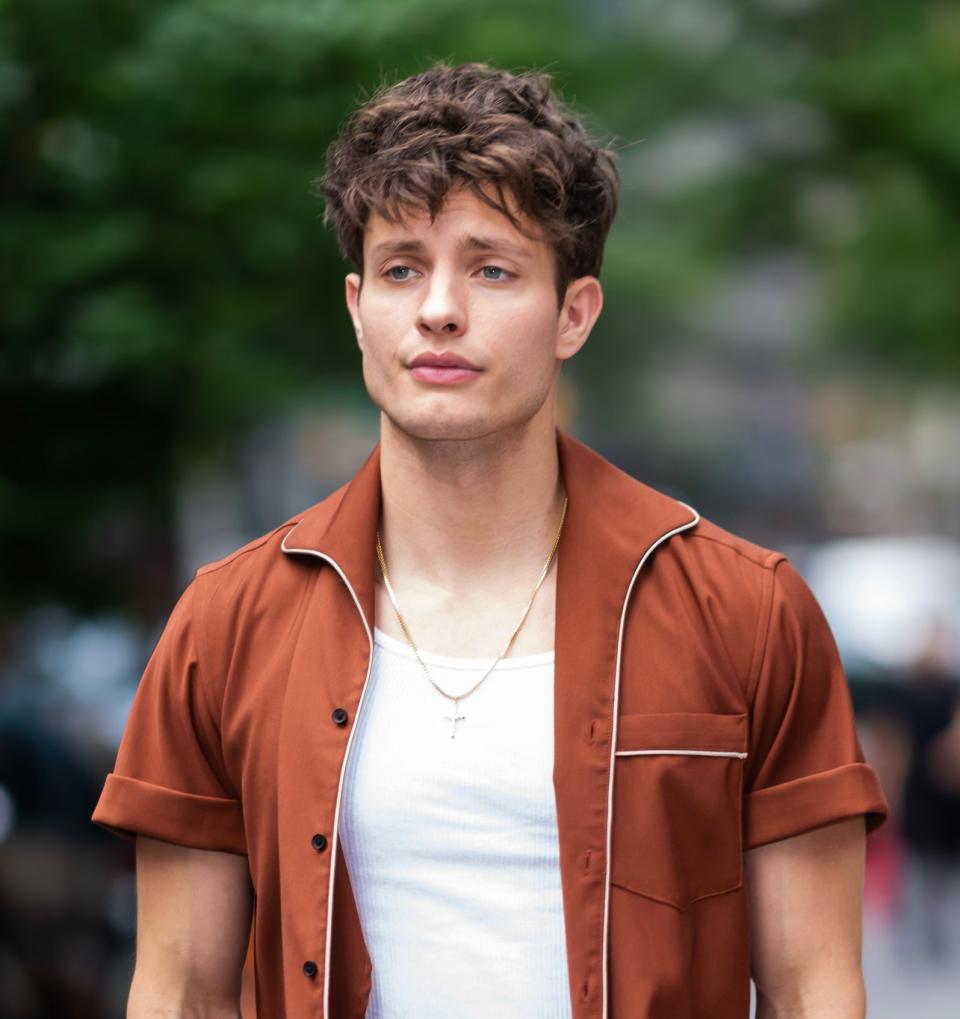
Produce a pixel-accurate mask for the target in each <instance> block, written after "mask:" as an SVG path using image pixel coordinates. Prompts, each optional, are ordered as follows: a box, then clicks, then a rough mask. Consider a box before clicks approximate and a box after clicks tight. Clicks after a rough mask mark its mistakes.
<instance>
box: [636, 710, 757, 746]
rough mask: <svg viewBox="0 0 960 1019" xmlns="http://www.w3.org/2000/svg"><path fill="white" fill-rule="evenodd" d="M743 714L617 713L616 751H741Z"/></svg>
mask: <svg viewBox="0 0 960 1019" xmlns="http://www.w3.org/2000/svg"><path fill="white" fill-rule="evenodd" d="M746 749H747V715H746V712H744V713H742V714H739V715H718V714H713V713H708V712H704V713H700V712H687V711H673V712H662V713H660V712H658V713H653V714H627V715H621V716H620V718H619V720H618V722H617V751H618V752H619V751H622V750H687V751H690V750H705V751H726V752H735V753H745V752H746Z"/></svg>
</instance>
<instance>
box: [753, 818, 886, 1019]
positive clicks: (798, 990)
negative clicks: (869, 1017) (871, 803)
mask: <svg viewBox="0 0 960 1019" xmlns="http://www.w3.org/2000/svg"><path fill="white" fill-rule="evenodd" d="M865 842H866V837H865V826H864V818H863V816H862V815H861V816H857V817H852V818H846V819H845V820H842V821H837V822H834V823H832V824H828V825H826V826H824V827H820V828H816V829H813V830H812V831H807V832H803V833H802V834H800V835H794V836H793V837H791V838H786V839H782V840H780V841H777V842H771V843H768V844H766V845H762V846H758V847H757V848H756V849H751V850H749V851H748V852H746V853H745V854H744V864H745V881H746V889H747V901H748V908H749V912H750V956H751V969H752V972H753V979H754V981H755V983H756V985H757V1003H758V1012H757V1014H758V1017H760V1016H763V1015H764V1012H765V1010H766V1009H767V1008H772V1009H774V1012H773V1014H776V1015H780V1014H788V1015H789V1014H807V1011H806V1010H809V1012H810V1014H816V1015H825V1016H826V1015H831V1016H832V1015H836V1016H844V1017H854V1016H862V1015H864V1014H865V1013H864V1008H865V1005H864V989H863V977H862V970H861V940H862V939H861V916H862V908H863V873H864V849H865Z"/></svg>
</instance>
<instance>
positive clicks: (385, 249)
mask: <svg viewBox="0 0 960 1019" xmlns="http://www.w3.org/2000/svg"><path fill="white" fill-rule="evenodd" d="M459 247H460V249H461V251H495V252H502V253H503V254H505V255H513V257H514V258H522V259H527V258H529V257H530V252H528V251H526V250H525V249H523V248H521V247H520V246H519V245H517V244H511V243H510V241H508V240H506V239H504V238H502V237H478V236H476V235H475V234H465V235H464V236H463V237H461V238H460V244H459ZM423 250H424V246H423V242H422V241H417V240H406V239H402V240H396V241H381V242H380V243H379V244H376V245H374V247H373V248H372V249H371V251H370V256H371V258H372V257H374V256H377V257H379V256H381V255H418V254H422V252H423Z"/></svg>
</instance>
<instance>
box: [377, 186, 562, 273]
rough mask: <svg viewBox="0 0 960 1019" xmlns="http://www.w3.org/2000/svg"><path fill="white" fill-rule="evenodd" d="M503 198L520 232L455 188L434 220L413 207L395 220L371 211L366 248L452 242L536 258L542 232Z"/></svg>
mask: <svg viewBox="0 0 960 1019" xmlns="http://www.w3.org/2000/svg"><path fill="white" fill-rule="evenodd" d="M506 197H507V202H508V207H509V208H510V209H511V211H512V212H513V214H514V215H515V216H516V218H517V220H518V222H519V223H520V225H521V227H522V229H517V227H516V226H514V224H513V223H511V222H510V220H509V219H508V218H507V216H505V215H504V214H503V213H502V212H501V211H500V210H498V209H494V208H492V207H491V206H490V205H488V204H487V203H486V202H484V201H483V200H482V199H481V198H480V197H479V196H477V195H476V194H474V193H473V192H472V191H470V190H469V189H467V188H463V187H458V188H454V189H451V191H449V192H448V193H447V195H446V197H445V198H444V201H443V204H442V205H441V207H440V211H439V212H438V213H437V215H436V217H435V218H434V219H433V220H431V219H430V214H429V213H428V212H427V211H426V210H424V209H420V208H415V207H414V208H409V209H406V210H404V211H403V213H402V214H401V217H400V219H398V220H397V221H396V222H391V221H389V220H388V219H386V218H385V217H384V216H382V215H380V213H378V212H371V214H370V217H369V219H368V220H367V225H366V229H365V230H364V248H365V249H366V250H367V251H368V252H369V253H370V254H376V253H379V252H381V250H382V251H385V252H389V249H393V248H395V249H398V250H411V249H413V248H414V247H418V246H419V247H429V246H431V245H435V244H440V243H442V244H447V243H450V244H454V245H456V246H457V247H460V248H464V249H467V250H470V249H473V250H479V249H499V250H502V251H504V253H509V254H513V255H515V256H516V257H522V258H536V257H537V256H538V255H540V254H543V253H544V251H545V249H546V248H547V245H546V242H545V239H544V238H543V236H542V232H541V231H539V230H537V228H536V227H535V226H534V224H533V223H532V221H531V220H530V219H529V218H528V217H525V216H524V215H523V214H522V213H520V212H519V211H518V210H517V209H516V206H515V205H514V204H513V202H512V200H511V199H510V198H509V196H506Z"/></svg>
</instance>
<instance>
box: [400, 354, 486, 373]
mask: <svg viewBox="0 0 960 1019" xmlns="http://www.w3.org/2000/svg"><path fill="white" fill-rule="evenodd" d="M407 367H408V368H421V367H427V368H467V369H469V370H470V371H480V369H479V368H478V367H477V365H475V364H474V363H473V362H472V361H468V360H467V359H466V358H465V357H462V356H461V355H460V354H454V353H451V352H450V351H446V350H444V351H441V352H440V353H438V354H434V353H432V352H424V353H423V354H418V355H417V356H416V357H415V358H414V359H413V360H412V361H411V362H410V363H409V364H408V365H407Z"/></svg>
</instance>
